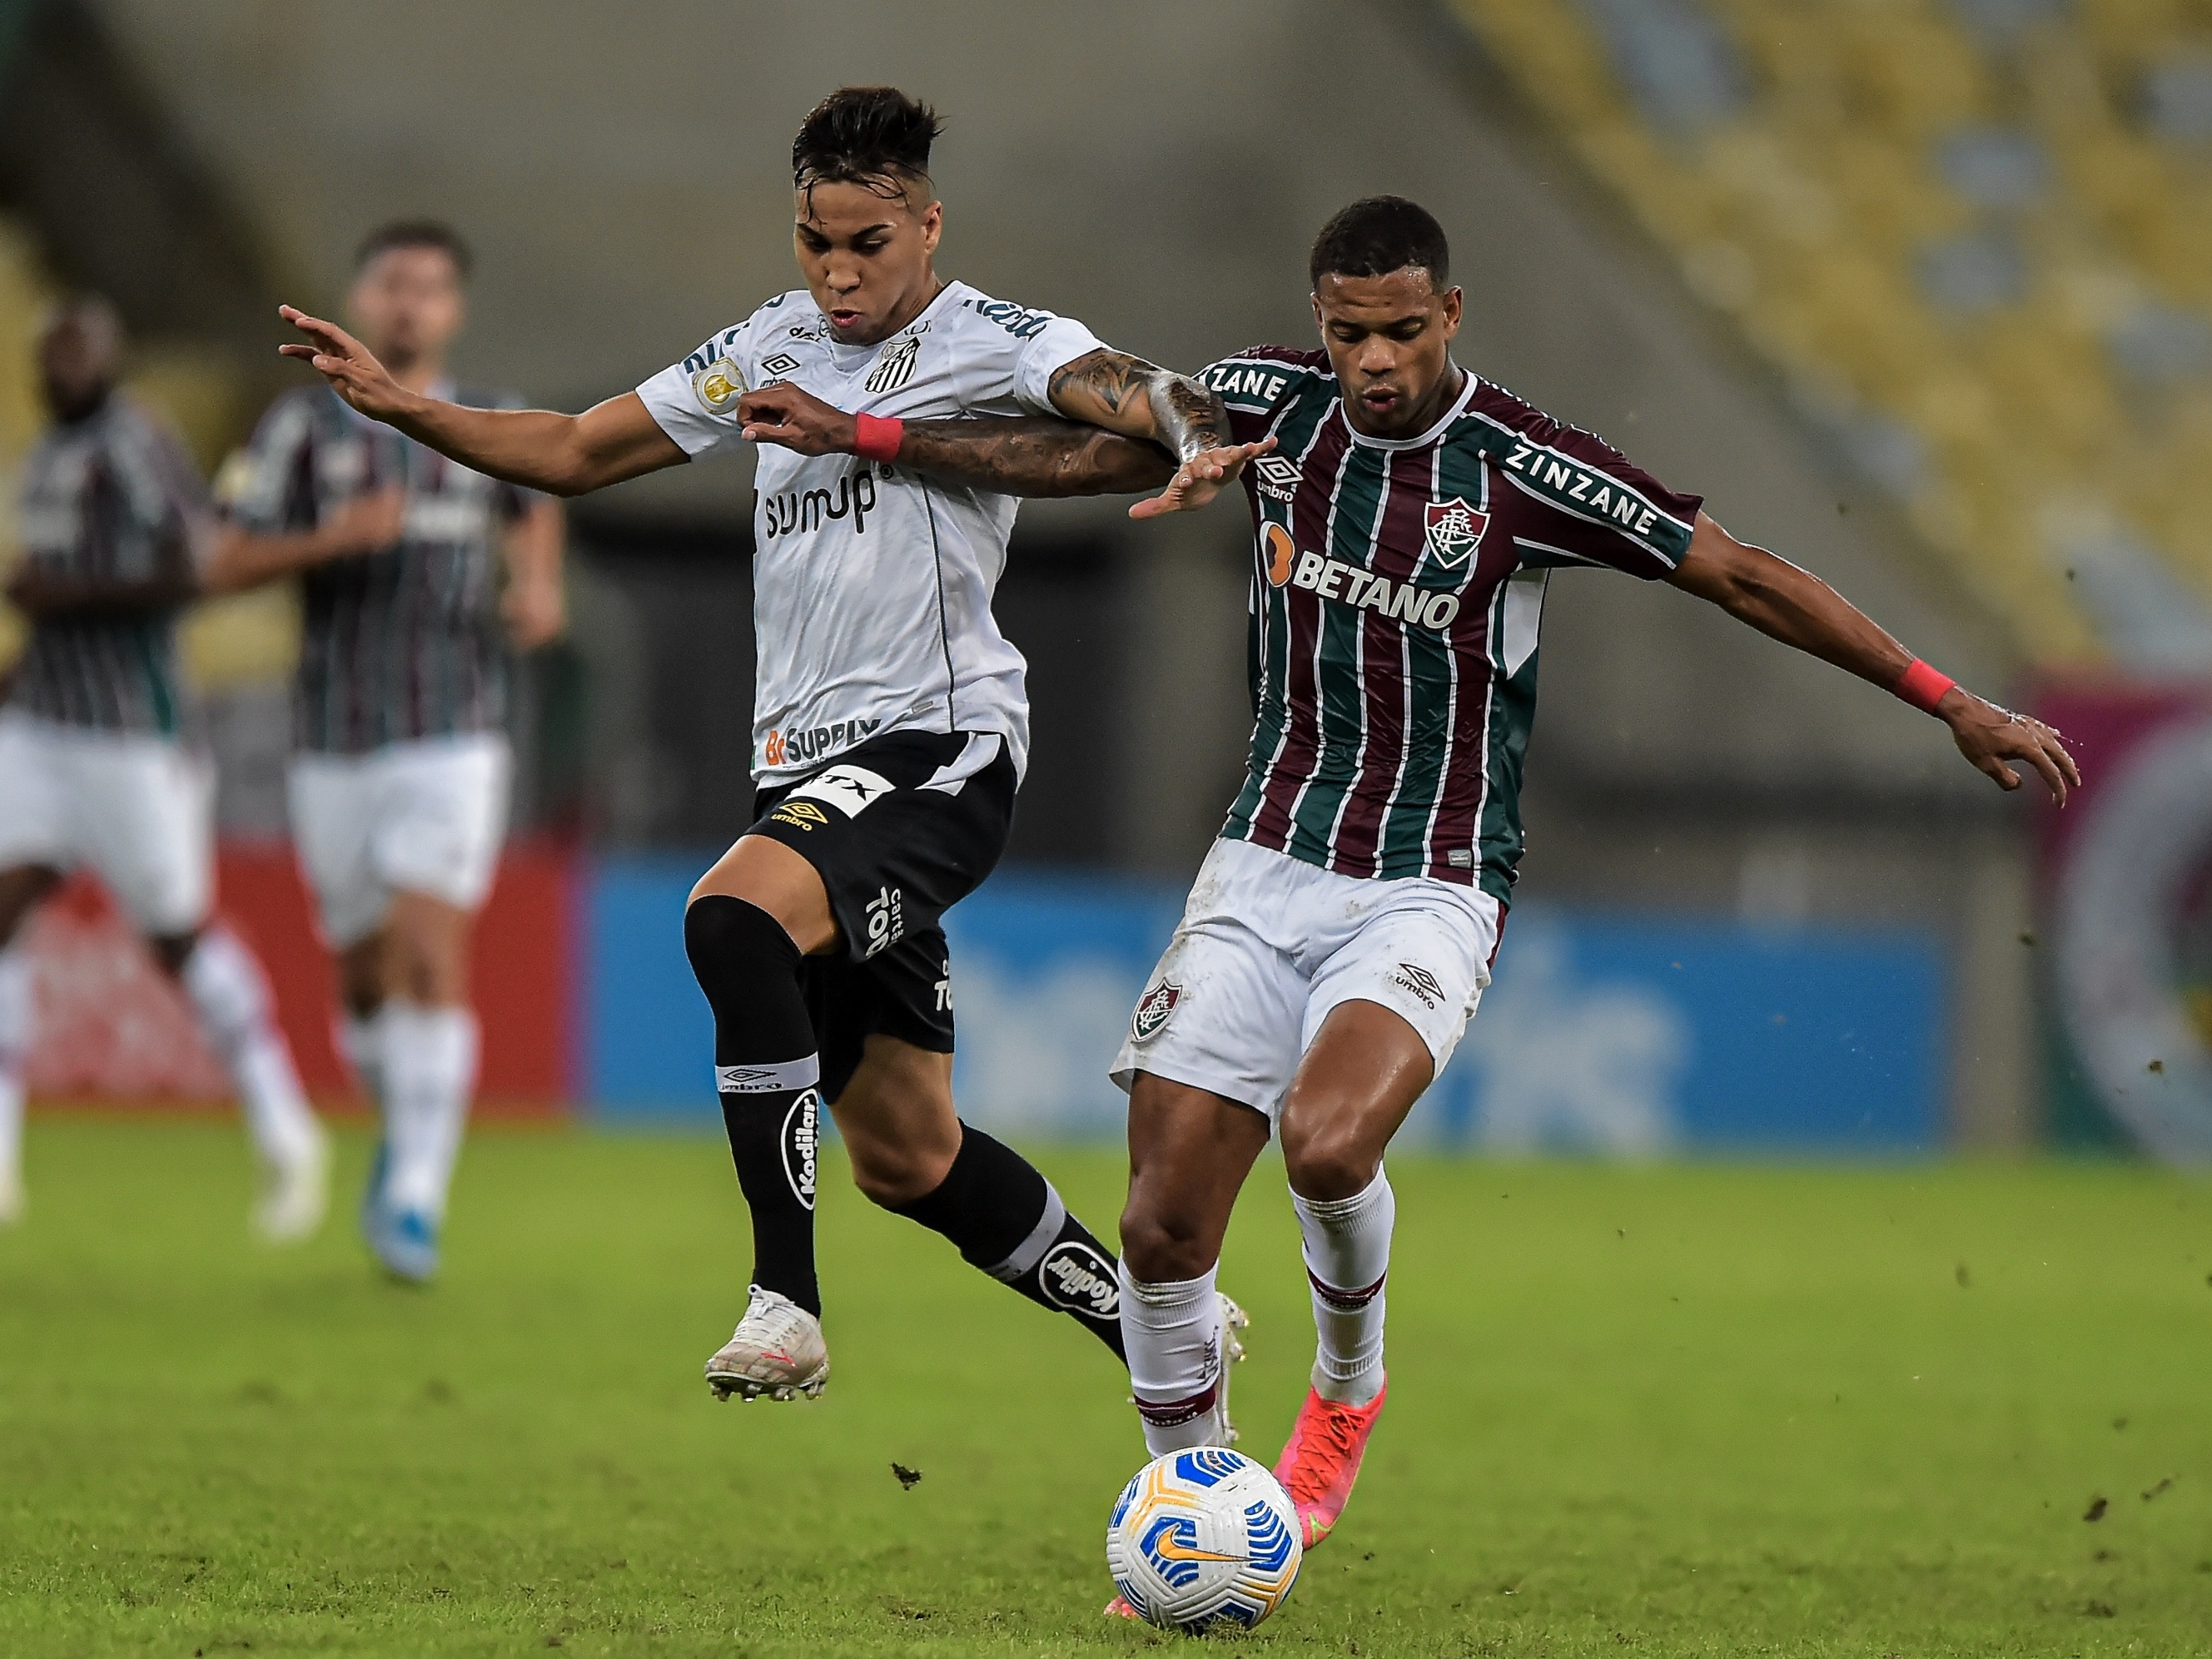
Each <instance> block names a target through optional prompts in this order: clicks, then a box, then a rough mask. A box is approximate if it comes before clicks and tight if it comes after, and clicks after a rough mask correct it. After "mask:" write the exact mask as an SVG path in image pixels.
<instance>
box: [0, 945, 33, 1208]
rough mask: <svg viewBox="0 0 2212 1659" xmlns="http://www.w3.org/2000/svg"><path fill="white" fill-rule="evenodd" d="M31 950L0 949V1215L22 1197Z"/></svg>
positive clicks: (30, 1009)
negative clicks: (24, 1098) (24, 1091)
mask: <svg viewBox="0 0 2212 1659" xmlns="http://www.w3.org/2000/svg"><path fill="white" fill-rule="evenodd" d="M32 991H33V987H32V983H31V956H30V952H29V951H26V950H24V949H23V947H22V946H21V945H20V944H19V945H12V946H10V947H9V948H8V949H6V950H4V951H0V1220H7V1219H9V1218H12V1217H13V1214H14V1212H15V1209H16V1207H17V1206H19V1205H20V1204H21V1200H22V1178H23V1073H24V1070H25V1068H26V1067H27V1066H28V1065H29V1063H30V1059H31V1021H32V1012H33V1000H32Z"/></svg>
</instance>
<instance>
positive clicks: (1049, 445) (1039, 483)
mask: <svg viewBox="0 0 2212 1659" xmlns="http://www.w3.org/2000/svg"><path fill="white" fill-rule="evenodd" d="M898 464H899V465H901V466H910V467H912V468H914V469H915V471H918V472H927V473H928V474H929V475H930V476H931V477H933V478H939V479H942V480H945V482H947V483H959V484H966V485H969V487H971V488H973V489H990V490H995V491H997V492H998V493H999V494H1000V495H1121V494H1127V493H1130V492H1133V491H1136V490H1139V489H1155V488H1157V487H1158V486H1159V485H1161V484H1164V483H1166V482H1167V481H1168V480H1169V479H1170V478H1171V477H1174V476H1175V464H1174V463H1173V462H1172V461H1170V459H1168V458H1167V456H1166V455H1164V453H1161V451H1160V450H1159V448H1158V447H1157V446H1155V445H1152V444H1150V443H1146V442H1145V441H1143V440H1141V439H1137V438H1125V437H1122V436H1121V435H1118V434H1115V433H1112V432H1107V431H1104V430H1102V429H1101V428H1097V427H1095V426H1081V425H1078V424H1076V423H1075V422H1072V421H1055V420H1051V419H1048V418H1046V417H1043V416H1036V417H1023V418H1019V419H1002V418H997V417H989V418H983V419H975V420H951V421H908V422H906V430H905V433H904V435H903V440H902V442H901V443H900V445H899V456H898Z"/></svg>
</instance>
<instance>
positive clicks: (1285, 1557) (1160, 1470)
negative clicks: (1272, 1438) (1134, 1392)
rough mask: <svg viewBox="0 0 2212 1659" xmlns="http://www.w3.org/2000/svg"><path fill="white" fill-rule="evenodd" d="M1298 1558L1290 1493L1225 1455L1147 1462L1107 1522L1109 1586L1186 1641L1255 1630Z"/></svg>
mask: <svg viewBox="0 0 2212 1659" xmlns="http://www.w3.org/2000/svg"><path fill="white" fill-rule="evenodd" d="M1304 1559H1305V1551H1304V1549H1302V1548H1301V1547H1299V1545H1298V1525H1297V1511H1296V1510H1293V1509H1292V1508H1291V1496H1290V1494H1289V1493H1288V1492H1285V1491H1284V1490H1283V1488H1282V1486H1280V1485H1279V1483H1278V1482H1277V1481H1276V1480H1275V1477H1274V1476H1273V1475H1272V1474H1269V1473H1268V1472H1267V1469H1266V1468H1263V1467H1261V1465H1260V1464H1257V1463H1255V1462H1253V1461H1252V1460H1251V1459H1250V1458H1249V1457H1247V1456H1245V1455H1243V1453H1242V1452H1233V1451H1231V1450H1229V1449H1226V1448H1225V1447H1219V1446H1204V1447H1200V1448H1199V1449H1196V1450H1194V1451H1180V1452H1170V1453H1168V1454H1167V1455H1165V1456H1164V1457H1156V1458H1154V1459H1153V1460H1152V1462H1151V1463H1149V1464H1147V1465H1146V1467H1145V1468H1142V1469H1139V1471H1138V1472H1137V1474H1136V1476H1135V1478H1134V1479H1133V1480H1131V1481H1130V1482H1129V1484H1128V1485H1127V1486H1124V1487H1122V1488H1121V1497H1119V1498H1116V1499H1115V1501H1114V1513H1113V1516H1111V1518H1109V1520H1108V1521H1107V1522H1106V1570H1107V1571H1109V1572H1110V1573H1112V1574H1113V1575H1114V1584H1115V1589H1119V1590H1120V1591H1121V1594H1122V1595H1123V1596H1124V1597H1126V1598H1127V1601H1128V1603H1129V1605H1130V1606H1131V1607H1134V1608H1135V1609H1136V1610H1137V1611H1138V1612H1139V1613H1141V1614H1143V1615H1144V1617H1145V1618H1146V1620H1150V1621H1151V1622H1152V1624H1155V1625H1158V1626H1160V1627H1161V1628H1162V1629H1164V1630H1179V1631H1182V1632H1184V1633H1185V1634H1186V1635H1191V1636H1196V1635H1200V1634H1201V1633H1203V1632H1206V1631H1207V1630H1210V1629H1212V1627H1214V1626H1217V1625H1222V1624H1230V1625H1241V1626H1245V1627H1246V1628H1248V1629H1249V1628H1250V1627H1251V1626H1254V1625H1256V1624H1258V1623H1259V1622H1260V1621H1261V1620H1262V1619H1265V1618H1266V1617H1267V1615H1268V1614H1269V1613H1273V1611H1274V1610H1275V1609H1276V1608H1277V1607H1280V1606H1282V1605H1283V1603H1284V1602H1285V1601H1286V1600H1288V1599H1289V1597H1290V1594H1291V1585H1292V1584H1295V1583H1297V1580H1298V1565H1299V1564H1300V1563H1301V1562H1302V1561H1303V1560H1304Z"/></svg>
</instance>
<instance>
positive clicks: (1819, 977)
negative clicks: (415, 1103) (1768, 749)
mask: <svg viewBox="0 0 2212 1659" xmlns="http://www.w3.org/2000/svg"><path fill="white" fill-rule="evenodd" d="M697 867H698V864H697V861H696V860H615V861H611V862H608V863H605V864H604V865H602V866H600V867H599V870H598V871H597V872H595V875H594V877H593V879H592V884H591V901H590V904H589V907H588V914H589V917H590V922H589V930H590V933H591V940H590V944H589V948H588V950H587V952H586V959H587V961H588V962H589V963H590V968H589V970H588V971H589V972H590V974H591V976H592V977H591V983H590V986H589V988H588V994H587V1001H588V1003H589V1006H590V1014H589V1024H590V1042H589V1053H590V1065H589V1067H588V1073H587V1075H588V1076H589V1079H590V1083H591V1090H592V1103H593V1106H594V1109H596V1110H598V1111H599V1113H600V1114H601V1115H603V1116H604V1117H608V1118H617V1119H619V1118H629V1119H633V1120H635V1119H640V1118H651V1117H659V1118H669V1117H678V1118H682V1117H689V1118H691V1119H693V1120H695V1121H700V1122H702V1123H710V1122H713V1121H715V1116H716V1114H715V1109H714V1101H713V1097H712V1094H711V1092H710V1091H709V1086H708V1079H709V1078H710V1076H711V1072H710V1069H709V1064H708V1062H709V1059H710V1056H711V1053H712V1047H711V1045H712V1040H713V1038H712V1030H711V1026H710V1024H709V1021H708V1015H707V1010H706V1006H705V1004H704V1002H703V1000H702V999H701V998H700V995H699V993H698V990H697V988H696V987H695V986H694V985H693V984H692V982H691V978H690V971H689V969H687V968H686V966H685V964H684V954H683V948H682V939H683V932H682V918H683V906H684V893H685V891H686V890H688V889H689V887H690V882H691V880H692V879H693V877H694V876H695V875H696V870H697ZM1180 902H1181V895H1180V893H1179V892H1177V891H1176V890H1170V889H1168V888H1164V887H1162V886H1160V885H1158V884H1149V883H1138V882H1127V881H1118V880H1112V879H1105V878H1099V879H1091V878H1069V877H1057V876H1043V875H1037V874H1033V873H1028V872H1001V873H1000V874H999V875H997V876H995V877H994V878H993V879H992V880H991V882H990V883H989V884H988V885H987V886H986V887H985V888H984V889H983V890H982V891H981V892H979V893H977V894H976V895H975V896H973V897H971V898H969V900H967V901H966V902H964V903H963V904H962V905H960V906H959V908H957V909H956V910H955V911H954V912H953V913H952V915H951V917H949V918H948V921H947V932H948V933H949V934H950V935H951V944H952V961H953V969H952V973H953V995H954V1002H955V1006H956V1009H957V1018H958V1022H959V1030H960V1052H959V1055H958V1058H957V1061H956V1066H955V1071H954V1085H955V1088H956V1091H957V1094H958V1097H959V1101H960V1107H961V1111H962V1113H963V1115H965V1116H967V1117H969V1118H970V1119H971V1120H972V1121H975V1122H976V1123H978V1124H981V1125H982V1126H984V1127H988V1128H990V1129H992V1130H993V1131H994V1132H999V1133H1009V1134H1012V1135H1017V1136H1028V1137H1031V1138H1036V1139H1092V1140H1101V1139H1118V1138H1119V1136H1120V1134H1121V1121H1122V1098H1121V1094H1120V1092H1119V1091H1117V1090H1115V1087H1114V1086H1113V1085H1112V1084H1110V1083H1109V1082H1108V1081H1107V1079H1106V1068H1107V1066H1108V1065H1109V1062H1110V1061H1111V1060H1112V1058H1113V1055H1114V1052H1115V1048H1117V1047H1118V1046H1119V1044H1120V1042H1121V1034H1122V1032H1123V1030H1125V1029H1126V1027H1127V1022H1128V1019H1129V1013H1130V1010H1131V1008H1132V1007H1133V1006H1134V1004H1135V1002H1136V1000H1137V998H1138V996H1139V994H1140V993H1141V992H1142V991H1143V989H1144V986H1145V976H1146V973H1147V972H1148V971H1149V970H1150V969H1151V967H1152V963H1153V961H1154V960H1155V958H1156V957H1158V953H1159V951H1160V947H1161V946H1162V945H1164V943H1165V942H1166V939H1167V937H1168V934H1169V933H1170V931H1171V930H1172V928H1173V927H1174V925H1175V921H1176V915H1178V913H1179V908H1180ZM1944 1028H1945V1007H1944V975H1943V970H1942V957H1941V954H1940V951H1939V949H1938V946H1937V944H1936V939H1935V938H1934V936H1933V935H1932V934H1929V933H1922V932H1918V931H1914V930H1905V929H1883V930H1875V929H1867V930H1845V929H1838V928H1828V927H1806V928H1796V929H1789V930H1776V929H1765V928H1759V927H1747V926H1743V925H1739V924H1735V923H1726V922H1717V921H1709V920H1703V919H1690V918H1675V917H1630V916H1625V915H1603V914H1591V913H1584V912H1579V911H1565V910H1557V909H1549V908H1541V907H1538V906H1534V905H1523V906H1522V907H1520V908H1516V910H1515V911H1514V913H1513V915H1512V918H1511V920H1510V922H1509V923H1508V925H1507V927H1506V932H1505V939H1504V945H1503V948H1502V949H1501V950H1500V951H1499V953H1498V963H1497V970H1496V977H1495V981H1494V982H1493V983H1492V987H1491V988H1490V989H1489V990H1488V991H1487V992H1486V994H1484V998H1483V1001H1482V1006H1481V1009H1480V1012H1478V1014H1477V1015H1476V1017H1475V1019H1474V1023H1473V1024H1471V1025H1470V1026H1469V1028H1468V1035H1467V1037H1466V1040H1465V1041H1464V1042H1462V1044H1461V1045H1460V1048H1459V1051H1458V1053H1457V1054H1455V1056H1454V1057H1453V1059H1452V1061H1451V1064H1450V1065H1449V1066H1448V1067H1446V1069H1445V1071H1444V1073H1443V1076H1442V1077H1440V1078H1439V1079H1437V1082H1436V1084H1435V1085H1433V1086H1432V1087H1431V1089H1430V1091H1428V1093H1427V1095H1426V1096H1425V1097H1423V1099H1422V1101H1421V1103H1420V1104H1419V1106H1418V1107H1417V1108H1416V1109H1414V1113H1413V1117H1412V1119H1411V1120H1410V1121H1408V1123H1407V1127H1406V1130H1405V1133H1404V1136H1403V1138H1402V1139H1403V1141H1404V1142H1405V1143H1407V1144H1411V1145H1414V1146H1425V1147H1430V1148H1435V1149H1440V1150H1449V1149H1458V1150H1468V1151H1475V1150H1481V1151H1490V1152H1572V1153H1580V1154H1595V1155H1599V1156H1612V1157H1624V1158H1650V1157H1658V1156H1663V1155H1666V1154H1668V1153H1673V1152H1713V1153H1729V1152H1742V1153H1747V1154H1779V1155H1784V1156H1789V1155H1828V1156H1843V1157H1859V1158H1869V1157H1871V1158H1880V1157H1891V1156H1896V1155H1899V1154H1905V1153H1911V1152H1921V1151H1927V1150H1931V1149H1933V1148H1934V1147H1935V1146H1936V1145H1937V1144H1938V1142H1939V1141H1940V1139H1941V1137H1942V1099H1943V1032H1944Z"/></svg>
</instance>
